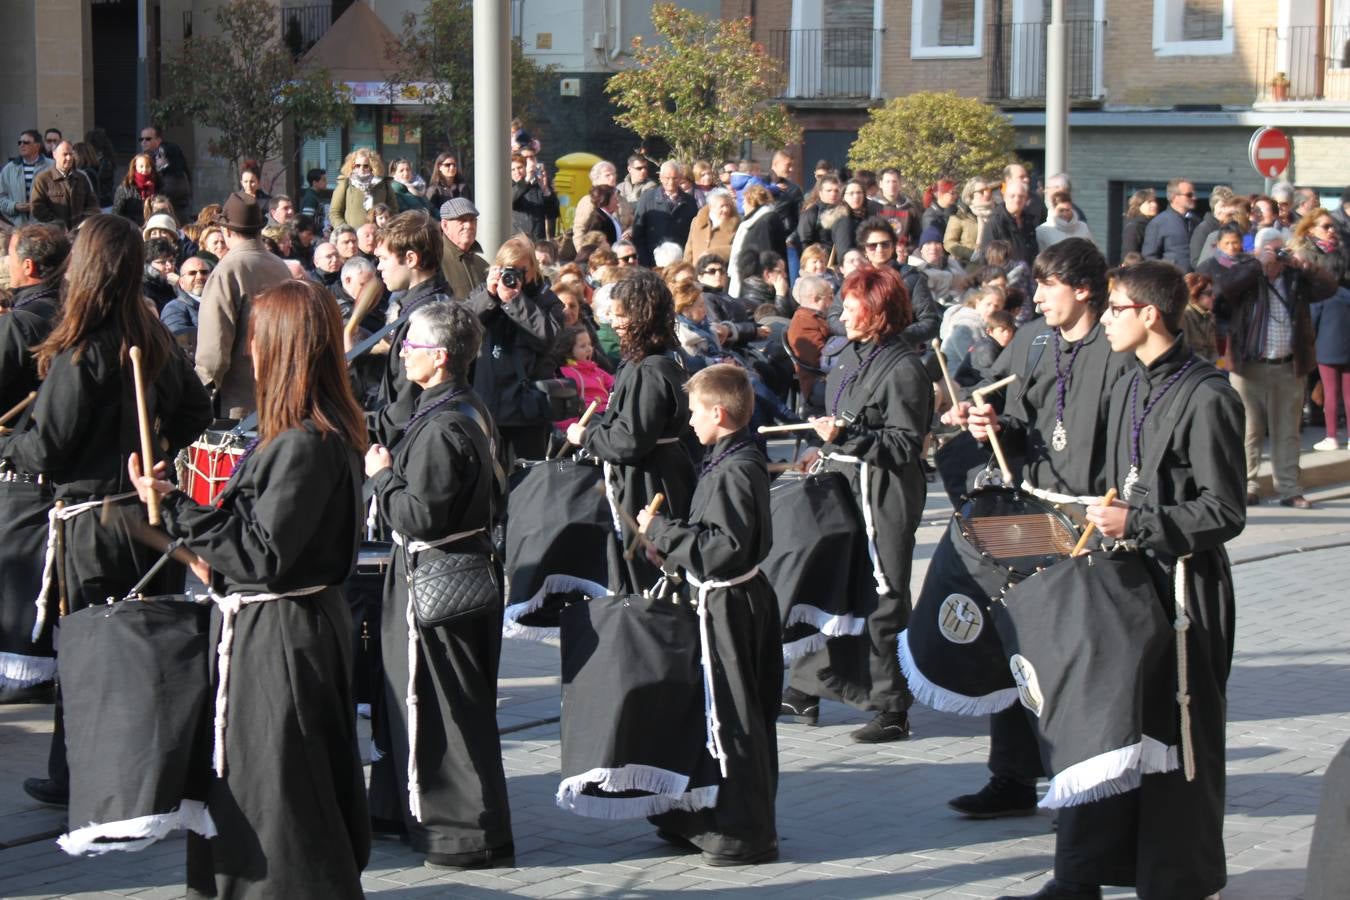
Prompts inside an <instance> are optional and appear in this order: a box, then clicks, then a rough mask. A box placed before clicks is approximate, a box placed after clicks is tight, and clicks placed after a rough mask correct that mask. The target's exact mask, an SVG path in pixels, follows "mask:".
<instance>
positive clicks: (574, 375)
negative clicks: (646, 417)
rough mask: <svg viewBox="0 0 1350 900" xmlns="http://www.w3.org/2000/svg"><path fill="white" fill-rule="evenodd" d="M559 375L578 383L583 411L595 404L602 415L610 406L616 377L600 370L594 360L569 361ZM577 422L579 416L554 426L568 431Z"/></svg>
mask: <svg viewBox="0 0 1350 900" xmlns="http://www.w3.org/2000/svg"><path fill="white" fill-rule="evenodd" d="M558 374H560V375H562V376H563V377H564V378H570V379H572V380H573V381H575V382H576V383H577V390H578V391H580V392H581V408H582V409H586V408H587V407H588V406H590V405H591V403H592V402H593V403H595V411H596V412H598V413H602V412H604V411H605V408H606V407H608V406H609V395H610V393H611V392H612V391H613V390H614V376H613V375H611V374H610V373H608V372H606V371H605V370H604V369H602V368H600V366H599V365H597V364H596V362H595V361H594V360H590V359H569V360H567V362H566V363H564V364H563V365H561V366H559V367H558ZM576 421H579V417H578V416H573V417H572V418H570V419H563V420H562V421H560V422H554V423H553V424H554V425H555V426H557V427H558V429H559V430H562V431H566V430H567V426H568V425H571V424H572V423H573V422H576Z"/></svg>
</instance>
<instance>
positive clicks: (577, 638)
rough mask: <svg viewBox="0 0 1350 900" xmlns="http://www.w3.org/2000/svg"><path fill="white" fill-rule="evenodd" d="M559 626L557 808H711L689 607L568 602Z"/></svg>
mask: <svg viewBox="0 0 1350 900" xmlns="http://www.w3.org/2000/svg"><path fill="white" fill-rule="evenodd" d="M560 619H561V629H560V632H561V639H562V682H563V687H562V709H563V714H562V782H561V783H560V784H559V786H558V795H557V802H558V806H559V807H560V808H561V809H565V810H569V811H571V812H574V813H576V814H578V815H582V816H589V817H592V818H600V819H629V818H640V817H643V816H653V815H657V814H660V813H664V812H670V811H672V810H696V809H710V808H712V807H713V806H715V805H716V804H717V791H718V782H719V777H720V775H719V771H718V765H717V760H716V759H714V758H713V756H712V755H711V753H709V751H708V748H707V745H706V736H707V732H706V721H705V718H704V694H703V675H702V669H701V667H700V664H699V658H700V656H699V628H698V615H697V614H696V613H695V611H694V608H693V606H691V605H690V604H689V603H686V602H681V603H679V604H676V603H674V602H672V601H671V600H670V599H649V598H647V597H644V596H642V595H640V594H627V595H620V596H613V595H610V596H602V597H595V598H592V599H591V600H590V601H589V602H577V603H570V604H568V605H567V606H566V607H564V608H563V610H562V613H561V616H560Z"/></svg>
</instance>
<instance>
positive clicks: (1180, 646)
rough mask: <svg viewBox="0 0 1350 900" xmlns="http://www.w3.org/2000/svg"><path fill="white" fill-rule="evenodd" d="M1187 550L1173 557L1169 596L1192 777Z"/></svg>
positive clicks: (1190, 776)
mask: <svg viewBox="0 0 1350 900" xmlns="http://www.w3.org/2000/svg"><path fill="white" fill-rule="evenodd" d="M1190 558H1191V555H1190V554H1189V553H1188V554H1186V555H1185V556H1183V557H1180V558H1179V559H1178V560H1177V566H1176V569H1175V570H1174V571H1173V573H1172V599H1173V602H1175V603H1176V608H1177V620H1176V622H1174V623H1173V625H1172V627H1173V628H1175V629H1176V633H1177V706H1179V707H1180V708H1181V760H1182V766H1183V770H1184V771H1185V773H1186V780H1187V781H1194V780H1195V746H1194V744H1192V742H1191V693H1190V677H1189V673H1188V672H1187V670H1186V633H1187V632H1188V631H1190V628H1191V618H1190V616H1189V615H1187V613H1186V594H1187V582H1188V578H1187V575H1188V573H1187V568H1188V566H1187V565H1186V561H1187V560H1189V559H1190Z"/></svg>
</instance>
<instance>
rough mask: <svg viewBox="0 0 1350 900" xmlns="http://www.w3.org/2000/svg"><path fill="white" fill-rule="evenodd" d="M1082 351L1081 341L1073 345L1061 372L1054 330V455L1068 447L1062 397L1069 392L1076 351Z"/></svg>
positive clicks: (1051, 437)
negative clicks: (1066, 363) (1067, 361)
mask: <svg viewBox="0 0 1350 900" xmlns="http://www.w3.org/2000/svg"><path fill="white" fill-rule="evenodd" d="M1082 349H1083V341H1079V342H1078V343H1076V344H1074V345H1073V349H1072V350H1070V351H1069V364H1068V365H1067V366H1065V367H1064V369H1063V370H1062V371H1061V369H1060V358H1061V352H1060V347H1059V330H1058V329H1056V330H1055V430H1054V431H1053V432H1051V433H1050V446H1051V447H1052V448H1053V449H1054V451H1055V452H1056V453H1063V452H1064V450H1065V449H1066V448H1067V447H1068V446H1069V432H1068V430H1067V429H1066V428H1065V427H1064V397H1065V396H1066V395H1067V394H1068V392H1069V376H1070V375H1072V374H1073V363H1074V360H1076V359H1078V351H1079V350H1082Z"/></svg>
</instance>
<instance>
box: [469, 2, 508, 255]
mask: <svg viewBox="0 0 1350 900" xmlns="http://www.w3.org/2000/svg"><path fill="white" fill-rule="evenodd" d="M508 9H509V7H508V5H507V4H505V3H502V2H500V0H474V3H473V145H474V166H473V186H474V199H475V200H476V201H477V204H476V205H477V206H478V242H479V243H480V244H482V245H483V249H484V251H485V252H486V254H487V255H488V257H489V258H490V257H492V256H493V255H495V254H496V252H497V248H498V247H500V246H501V244H502V242H503V241H505V240H506V238H507V237H508V236H509V235H510V225H511V187H510V184H509V179H508V178H507V177H506V175H505V173H504V172H503V171H502V169H503V161H502V154H503V152H504V150H505V148H506V141H507V132H508V130H509V129H510V127H511V19H510V14H509V12H508Z"/></svg>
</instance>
